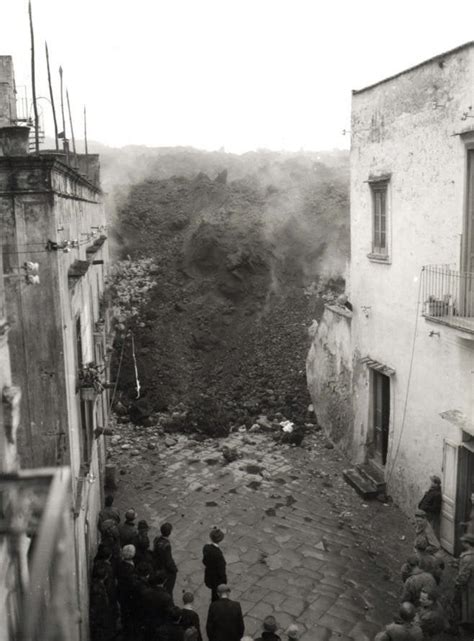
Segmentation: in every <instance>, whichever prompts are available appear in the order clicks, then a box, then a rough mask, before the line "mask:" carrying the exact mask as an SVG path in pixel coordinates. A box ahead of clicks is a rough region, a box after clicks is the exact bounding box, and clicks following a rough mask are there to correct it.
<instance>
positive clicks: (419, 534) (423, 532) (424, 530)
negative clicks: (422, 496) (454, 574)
mask: <svg viewBox="0 0 474 641" xmlns="http://www.w3.org/2000/svg"><path fill="white" fill-rule="evenodd" d="M421 542H423V543H426V547H425V550H426V552H427V553H428V554H437V553H439V552H440V550H441V545H440V543H439V540H438V537H437V536H436V534H435V533H434V531H433V528H432V527H431V525H430V524H429V523H428V519H427V515H426V512H425V511H424V510H421V509H420V508H418V509H417V510H415V541H414V546H415V547H416V546H417V545H419V544H420V543H421Z"/></svg>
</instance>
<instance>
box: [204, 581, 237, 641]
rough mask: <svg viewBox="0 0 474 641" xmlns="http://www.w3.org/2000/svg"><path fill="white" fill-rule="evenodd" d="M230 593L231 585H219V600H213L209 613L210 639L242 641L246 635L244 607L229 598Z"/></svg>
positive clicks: (213, 640)
mask: <svg viewBox="0 0 474 641" xmlns="http://www.w3.org/2000/svg"><path fill="white" fill-rule="evenodd" d="M229 594H230V588H229V586H227V585H223V584H221V585H219V586H217V595H218V600H217V601H212V602H211V605H210V606H209V612H208V615H207V623H206V632H207V636H208V638H209V641H240V640H241V639H242V637H243V635H244V632H245V625H244V617H243V615H242V608H241V607H240V603H239V602H238V601H232V600H231V599H229Z"/></svg>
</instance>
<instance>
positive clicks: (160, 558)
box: [153, 523, 178, 598]
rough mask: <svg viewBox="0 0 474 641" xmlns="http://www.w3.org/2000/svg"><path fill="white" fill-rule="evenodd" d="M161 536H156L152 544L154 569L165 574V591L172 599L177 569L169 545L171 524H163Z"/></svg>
mask: <svg viewBox="0 0 474 641" xmlns="http://www.w3.org/2000/svg"><path fill="white" fill-rule="evenodd" d="M160 531H161V536H157V537H156V539H155V540H154V542H153V558H154V562H155V569H157V570H161V571H162V572H165V574H166V581H165V589H166V591H167V592H168V594H169V595H170V596H171V598H173V589H174V586H175V583H176V575H177V573H178V568H177V566H176V563H175V562H174V559H173V555H172V552H171V543H170V541H169V536H170V534H171V532H172V531H173V526H172V525H171V523H163V525H162V526H161V528H160Z"/></svg>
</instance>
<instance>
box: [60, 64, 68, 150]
mask: <svg viewBox="0 0 474 641" xmlns="http://www.w3.org/2000/svg"><path fill="white" fill-rule="evenodd" d="M59 78H60V86H61V116H62V121H63V149H64V151H65V152H66V162H69V145H68V142H67V138H66V119H65V117H64V88H63V68H62V67H59Z"/></svg>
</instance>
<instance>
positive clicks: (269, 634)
mask: <svg viewBox="0 0 474 641" xmlns="http://www.w3.org/2000/svg"><path fill="white" fill-rule="evenodd" d="M277 629H278V625H277V622H276V621H275V617H272V616H268V617H265V619H264V620H263V632H262V636H261V637H258V639H256V641H281V638H280V637H279V636H278V634H276V631H277Z"/></svg>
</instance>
